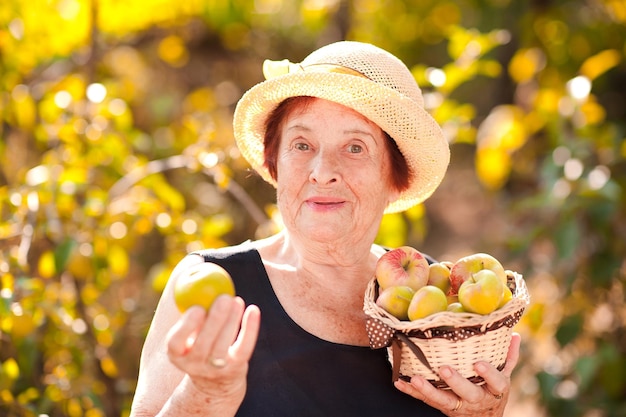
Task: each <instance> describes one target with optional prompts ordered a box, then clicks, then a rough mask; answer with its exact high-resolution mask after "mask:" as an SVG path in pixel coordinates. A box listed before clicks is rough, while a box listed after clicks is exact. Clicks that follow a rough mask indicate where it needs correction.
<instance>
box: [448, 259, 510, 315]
mask: <svg viewBox="0 0 626 417" xmlns="http://www.w3.org/2000/svg"><path fill="white" fill-rule="evenodd" d="M503 285H504V284H502V280H501V279H500V277H498V275H497V274H496V273H495V272H494V271H492V270H490V269H483V270H480V271H478V272H476V273H475V274H472V275H471V277H470V279H468V280H467V281H465V282H463V283H462V284H461V287H460V288H459V302H460V303H461V304H462V305H463V308H464V309H465V310H466V311H469V312H470V313H478V314H489V313H491V312H493V311H494V310H496V309H497V308H498V306H499V305H500V302H501V301H502V294H503V292H504V288H503Z"/></svg>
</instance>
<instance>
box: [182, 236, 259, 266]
mask: <svg viewBox="0 0 626 417" xmlns="http://www.w3.org/2000/svg"><path fill="white" fill-rule="evenodd" d="M251 252H256V247H255V245H254V242H253V241H251V240H247V241H245V242H242V243H240V244H238V245H234V246H225V247H221V248H207V249H201V250H197V251H193V252H191V253H189V254H188V255H187V257H197V256H200V257H202V258H203V259H204V261H205V262H209V261H212V260H218V259H227V258H230V257H233V256H234V257H240V256H245V255H246V254H249V253H251Z"/></svg>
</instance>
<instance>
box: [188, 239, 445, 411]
mask: <svg viewBox="0 0 626 417" xmlns="http://www.w3.org/2000/svg"><path fill="white" fill-rule="evenodd" d="M195 253H196V254H199V255H201V256H203V258H204V259H205V261H208V262H215V263H217V264H219V265H221V266H222V267H223V268H225V269H226V270H227V271H228V272H229V273H230V274H231V275H232V277H233V280H234V282H235V288H236V290H237V295H239V296H241V297H242V298H243V299H244V300H245V301H246V303H247V304H256V305H257V306H259V308H260V310H261V329H260V333H259V338H258V341H257V345H256V347H255V350H254V353H253V355H252V359H251V361H250V369H249V373H248V389H247V393H246V396H245V398H244V401H243V403H242V404H241V407H240V409H239V411H238V412H237V416H238V417H330V416H337V417H339V416H346V417H368V416H372V417H373V416H376V417H384V416H390V417H402V416H411V417H417V416H420V417H421V416H442V415H443V414H442V413H441V412H440V411H439V410H436V409H434V408H432V407H430V406H428V405H426V404H425V403H423V402H421V401H419V400H416V399H414V398H412V397H410V396H408V395H406V394H404V393H402V392H400V391H398V390H397V389H396V388H395V387H394V386H393V384H392V381H391V366H390V364H389V362H388V360H387V352H386V349H378V350H373V349H370V348H369V347H362V346H350V345H343V344H337V343H332V342H328V341H325V340H322V339H320V338H318V337H316V336H313V335H311V334H310V333H308V332H306V331H305V330H304V329H302V328H301V327H300V326H298V325H297V324H296V323H295V322H294V321H293V320H292V319H291V318H290V317H289V316H288V315H287V313H286V312H285V311H284V310H283V308H282V306H281V305H280V303H279V301H278V299H277V298H276V295H275V294H274V291H273V289H272V286H271V284H270V281H269V278H268V276H267V272H266V271H265V267H264V266H263V263H262V261H261V257H260V255H259V253H258V252H257V250H256V249H254V248H250V247H246V246H245V245H243V246H239V247H236V248H228V249H226V250H223V249H221V250H205V251H199V252H195Z"/></svg>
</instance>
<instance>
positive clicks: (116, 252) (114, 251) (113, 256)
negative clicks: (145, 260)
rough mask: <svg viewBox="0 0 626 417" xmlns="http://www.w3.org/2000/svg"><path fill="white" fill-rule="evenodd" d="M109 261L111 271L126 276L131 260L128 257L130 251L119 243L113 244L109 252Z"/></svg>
mask: <svg viewBox="0 0 626 417" xmlns="http://www.w3.org/2000/svg"><path fill="white" fill-rule="evenodd" d="M107 261H108V263H109V267H110V268H111V272H112V273H113V274H114V275H117V276H120V277H121V276H125V275H126V274H127V273H128V267H129V265H130V261H129V259H128V253H126V250H125V249H124V248H122V247H121V246H119V245H111V246H110V247H109V252H108V253H107Z"/></svg>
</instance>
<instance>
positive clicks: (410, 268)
mask: <svg viewBox="0 0 626 417" xmlns="http://www.w3.org/2000/svg"><path fill="white" fill-rule="evenodd" d="M428 273H429V271H428V261H427V260H426V258H425V257H424V255H422V254H421V253H420V252H419V251H418V250H417V249H415V248H412V247H410V246H401V247H399V248H396V249H392V250H390V251H388V252H386V253H384V254H383V255H382V256H381V257H380V258H379V259H378V262H377V263H376V272H375V274H376V280H377V281H378V285H379V286H380V288H381V289H383V290H384V289H385V288H389V287H397V286H407V287H411V288H412V289H413V290H414V291H417V290H419V289H420V288H422V287H423V286H425V285H426V283H427V282H428Z"/></svg>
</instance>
